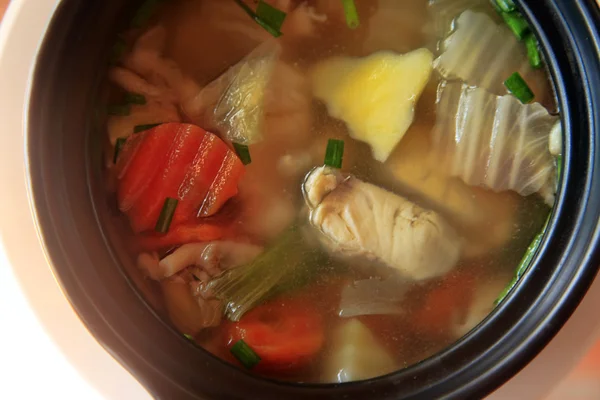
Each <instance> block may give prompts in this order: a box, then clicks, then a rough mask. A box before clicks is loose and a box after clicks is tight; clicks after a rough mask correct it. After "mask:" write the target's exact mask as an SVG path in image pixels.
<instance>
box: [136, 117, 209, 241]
mask: <svg viewBox="0 0 600 400" xmlns="http://www.w3.org/2000/svg"><path fill="white" fill-rule="evenodd" d="M169 125H171V124H169ZM173 125H174V127H173V128H172V129H173V131H174V132H175V135H174V137H173V141H172V143H171V146H170V149H169V152H168V156H167V158H166V162H165V164H164V166H163V169H162V170H161V171H158V173H157V174H156V175H155V176H154V178H153V179H152V181H151V182H150V183H149V185H148V189H147V190H146V191H145V192H144V193H143V195H142V196H140V197H139V198H138V200H137V201H136V202H135V203H134V205H133V207H132V208H131V211H130V212H129V213H128V216H129V221H130V223H131V227H132V228H133V230H134V232H143V231H147V230H151V229H153V228H154V226H155V224H156V221H157V220H158V217H159V215H160V212H161V209H162V207H163V204H164V202H165V199H166V198H167V197H171V198H174V199H179V198H180V196H179V186H180V185H181V181H182V180H183V179H184V177H185V175H186V174H187V171H188V168H189V165H190V164H191V163H192V161H193V160H194V157H195V156H196V153H197V152H198V148H199V147H200V145H201V143H202V142H203V141H204V140H205V139H206V138H207V136H209V134H208V133H207V132H206V131H204V130H203V129H201V128H198V127H195V126H193V125H187V124H173ZM210 136H212V137H216V136H214V135H210ZM217 140H219V139H218V138H217ZM178 207H179V205H178Z"/></svg>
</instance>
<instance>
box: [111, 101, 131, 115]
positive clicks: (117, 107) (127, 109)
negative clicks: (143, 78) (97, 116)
mask: <svg viewBox="0 0 600 400" xmlns="http://www.w3.org/2000/svg"><path fill="white" fill-rule="evenodd" d="M107 111H108V113H109V114H110V115H120V116H126V115H129V114H130V113H131V106H130V105H129V104H113V105H111V106H108V110H107Z"/></svg>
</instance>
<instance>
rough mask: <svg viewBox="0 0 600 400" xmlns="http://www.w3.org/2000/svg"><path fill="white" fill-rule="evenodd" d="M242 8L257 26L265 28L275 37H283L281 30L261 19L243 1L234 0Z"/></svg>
mask: <svg viewBox="0 0 600 400" xmlns="http://www.w3.org/2000/svg"><path fill="white" fill-rule="evenodd" d="M234 1H235V2H236V3H237V4H238V5H239V6H240V7H241V8H242V10H244V12H245V13H246V14H248V15H249V16H250V18H252V19H253V20H254V21H255V22H256V23H257V24H259V25H260V26H262V27H263V29H264V30H266V31H267V32H269V33H270V34H271V35H273V36H274V37H279V36H281V31H280V30H279V29H275V28H274V27H273V26H271V25H270V24H269V22H268V21H265V20H263V19H262V18H260V17H259V16H258V15H257V14H256V13H255V12H254V11H252V9H251V8H250V7H249V6H248V4H246V3H245V2H244V1H243V0H234Z"/></svg>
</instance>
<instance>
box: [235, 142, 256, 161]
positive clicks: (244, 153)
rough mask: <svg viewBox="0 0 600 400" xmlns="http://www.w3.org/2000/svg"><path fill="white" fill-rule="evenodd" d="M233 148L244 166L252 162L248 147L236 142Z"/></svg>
mask: <svg viewBox="0 0 600 400" xmlns="http://www.w3.org/2000/svg"><path fill="white" fill-rule="evenodd" d="M233 148H234V150H235V152H236V153H237V155H238V157H239V158H240V160H242V163H243V164H244V165H248V164H250V163H251V162H252V158H251V157H250V149H248V146H246V145H245V144H240V143H235V142H234V143H233Z"/></svg>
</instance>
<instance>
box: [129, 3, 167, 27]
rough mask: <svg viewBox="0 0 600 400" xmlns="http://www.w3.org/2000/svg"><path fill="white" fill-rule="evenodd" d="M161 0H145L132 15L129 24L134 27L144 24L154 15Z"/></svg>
mask: <svg viewBox="0 0 600 400" xmlns="http://www.w3.org/2000/svg"><path fill="white" fill-rule="evenodd" d="M160 2H161V0H146V1H145V2H144V4H142V6H141V7H140V8H139V9H138V11H137V12H136V13H135V15H134V16H133V20H132V21H131V25H132V26H133V27H134V28H141V27H142V26H144V25H146V23H147V22H148V20H149V19H150V18H151V17H152V16H153V15H154V13H155V12H156V9H157V8H158V5H159V4H160Z"/></svg>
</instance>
